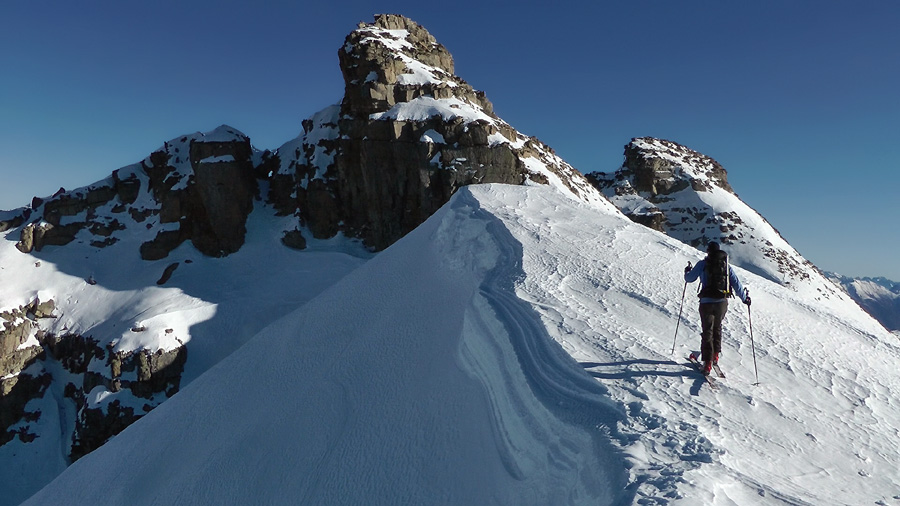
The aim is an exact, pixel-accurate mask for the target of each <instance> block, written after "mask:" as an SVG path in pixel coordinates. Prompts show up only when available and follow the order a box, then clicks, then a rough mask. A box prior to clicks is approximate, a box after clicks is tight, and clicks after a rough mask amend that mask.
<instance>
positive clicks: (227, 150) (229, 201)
mask: <svg viewBox="0 0 900 506" xmlns="http://www.w3.org/2000/svg"><path fill="white" fill-rule="evenodd" d="M252 154H253V148H252V147H251V146H250V139H249V138H247V137H246V136H245V135H243V134H241V133H240V132H237V131H236V130H234V129H232V128H230V127H228V126H221V127H219V128H217V129H216V130H214V131H212V132H209V133H208V134H195V135H193V136H185V137H182V138H180V139H177V140H174V141H173V142H171V143H166V144H165V145H164V146H163V149H161V150H159V151H156V152H154V153H152V154H151V155H150V156H149V157H148V159H147V160H145V161H144V162H142V168H143V170H144V172H146V174H147V175H148V176H149V177H150V181H149V186H150V189H151V190H152V192H153V197H154V200H156V202H158V203H159V205H160V207H159V209H158V214H159V222H160V223H161V224H162V223H178V228H177V229H176V230H171V229H168V230H162V231H160V232H159V233H158V234H157V236H156V237H155V238H154V239H153V240H151V241H148V242H146V243H144V245H143V246H142V247H141V256H142V257H143V258H144V259H147V260H158V259H160V258H164V257H166V256H167V255H168V254H169V252H170V251H171V250H173V249H175V248H176V247H178V246H179V245H181V243H182V242H184V241H185V240H190V241H191V242H192V243H193V245H194V247H196V248H197V249H198V250H200V251H201V252H203V253H204V254H206V255H209V256H224V255H227V254H229V253H234V252H235V251H237V250H239V249H240V247H241V246H242V245H243V244H244V235H245V234H246V232H247V227H246V221H247V216H248V215H249V214H250V211H251V210H252V209H253V198H254V196H255V195H256V193H257V191H258V187H257V181H256V177H255V171H254V167H253V162H252Z"/></svg>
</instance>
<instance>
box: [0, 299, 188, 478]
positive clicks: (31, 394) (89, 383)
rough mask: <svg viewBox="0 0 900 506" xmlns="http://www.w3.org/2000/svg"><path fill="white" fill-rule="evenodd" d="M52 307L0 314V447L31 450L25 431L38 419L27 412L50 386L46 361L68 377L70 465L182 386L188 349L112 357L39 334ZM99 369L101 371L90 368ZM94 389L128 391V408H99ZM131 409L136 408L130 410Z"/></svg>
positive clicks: (92, 344) (81, 340)
mask: <svg viewBox="0 0 900 506" xmlns="http://www.w3.org/2000/svg"><path fill="white" fill-rule="evenodd" d="M55 308H56V305H55V303H54V301H53V300H48V301H46V302H41V301H40V300H38V299H35V300H34V301H32V302H31V303H29V304H27V305H25V306H21V307H18V308H13V309H11V310H7V311H3V312H0V320H2V322H3V329H2V330H0V445H2V444H5V443H6V442H8V441H10V440H11V439H13V438H14V437H18V438H19V439H20V440H22V441H23V442H29V441H31V440H33V438H34V437H36V436H37V434H35V433H34V432H32V429H31V424H32V423H33V422H36V421H37V420H38V419H39V418H40V416H41V413H40V411H34V410H29V409H27V406H28V404H29V402H31V401H33V400H36V399H40V398H41V397H43V396H44V395H45V393H46V390H47V388H48V387H49V386H50V384H51V383H52V382H53V381H62V380H61V379H60V378H56V379H54V378H53V376H52V375H51V374H50V373H49V372H48V370H49V369H50V367H48V361H53V362H56V363H58V364H59V366H60V367H61V368H62V369H63V370H65V371H66V373H67V379H68V382H67V383H66V384H65V385H64V386H63V388H62V389H63V391H64V394H65V396H66V397H67V398H69V399H71V400H72V401H73V402H74V404H75V408H76V410H77V413H78V418H77V420H76V422H75V427H74V431H75V432H74V434H73V440H72V445H71V448H70V451H69V458H71V459H73V460H75V459H77V458H79V457H81V456H83V455H85V454H86V453H88V452H90V451H91V450H93V449H96V448H97V447H99V446H100V445H102V444H103V443H104V442H106V441H107V440H108V439H109V438H110V437H112V436H114V435H115V434H118V433H119V432H120V431H121V430H122V429H124V428H125V427H127V426H128V425H130V424H131V423H133V422H134V421H135V420H137V419H138V418H140V417H141V416H143V415H145V414H146V413H147V412H148V411H150V410H151V409H152V408H153V407H155V406H156V405H158V404H159V402H161V401H162V400H163V399H166V398H168V397H170V396H172V395H174V394H175V393H176V392H177V391H178V389H179V386H180V382H181V374H182V372H183V370H184V363H185V361H186V359H187V349H186V348H184V347H180V348H176V349H174V350H169V351H164V350H157V351H155V352H150V351H149V350H139V351H137V352H133V351H129V352H116V351H114V350H113V349H112V347H111V346H107V347H106V348H104V347H102V346H100V343H99V341H97V340H95V339H94V338H92V337H84V336H81V335H79V334H74V333H66V334H63V335H54V334H52V333H49V332H46V331H43V330H41V329H40V325H39V324H38V320H40V319H52V318H56V317H57V316H58V315H55V314H54V311H55ZM92 362H94V363H95V364H96V363H97V362H101V363H103V364H104V366H105V367H103V368H98V367H96V366H91V363H92ZM96 387H102V390H104V391H109V392H113V393H118V392H123V391H127V392H129V393H130V394H131V395H130V399H134V400H136V399H141V400H143V402H134V401H132V402H131V403H130V404H129V405H125V404H123V403H122V401H121V400H118V399H117V400H114V401H112V402H109V403H105V404H104V403H100V402H98V401H96V400H92V399H91V397H90V395H91V392H92V391H93V390H94V389H95V388H96ZM134 404H138V405H139V406H140V407H139V408H137V409H136V408H135V406H134Z"/></svg>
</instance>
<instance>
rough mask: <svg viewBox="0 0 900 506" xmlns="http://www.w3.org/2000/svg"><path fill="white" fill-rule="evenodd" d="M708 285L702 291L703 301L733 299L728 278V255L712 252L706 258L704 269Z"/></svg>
mask: <svg viewBox="0 0 900 506" xmlns="http://www.w3.org/2000/svg"><path fill="white" fill-rule="evenodd" d="M703 271H704V273H705V274H706V283H705V284H704V285H703V289H702V290H700V294H699V297H700V298H702V299H724V298H726V297H731V295H732V293H731V282H730V279H729V276H728V255H727V254H726V253H725V252H724V251H722V250H719V251H712V252H710V253H709V254H708V255H707V256H706V265H705V266H704V268H703Z"/></svg>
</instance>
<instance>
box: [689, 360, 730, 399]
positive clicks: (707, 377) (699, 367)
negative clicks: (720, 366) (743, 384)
mask: <svg viewBox="0 0 900 506" xmlns="http://www.w3.org/2000/svg"><path fill="white" fill-rule="evenodd" d="M688 360H690V361H691V364H693V366H694V367H695V368H696V369H697V371H699V372H700V374H702V375H703V379H704V380H706V383H707V384H708V385H709V386H710V388H712V389H713V390H715V389H716V380H714V379H713V377H712V376H711V375H709V374H706V373H705V372H703V364H701V363H700V360H698V359H697V355H694V354H693V353H691V354H690V355H688ZM723 377H724V376H723Z"/></svg>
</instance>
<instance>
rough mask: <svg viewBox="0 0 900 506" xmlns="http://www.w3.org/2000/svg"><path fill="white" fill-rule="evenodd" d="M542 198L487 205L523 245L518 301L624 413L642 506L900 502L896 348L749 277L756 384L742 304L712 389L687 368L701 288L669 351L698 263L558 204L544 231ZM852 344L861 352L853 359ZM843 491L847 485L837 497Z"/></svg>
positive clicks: (729, 326) (623, 224)
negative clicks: (689, 269) (688, 279)
mask: <svg viewBox="0 0 900 506" xmlns="http://www.w3.org/2000/svg"><path fill="white" fill-rule="evenodd" d="M479 195H480V194H479ZM544 196H545V194H542V193H540V192H534V193H529V195H528V196H527V197H524V196H523V197H522V198H523V200H522V201H520V202H517V203H515V204H512V205H510V203H507V205H505V206H502V205H496V206H494V205H490V204H487V206H488V207H491V208H492V209H494V208H496V209H498V210H499V212H498V214H499V215H501V217H502V220H503V222H504V223H506V224H507V225H508V226H509V227H510V229H511V232H512V234H513V235H514V236H515V237H516V238H517V239H518V240H519V241H521V242H522V244H523V245H524V248H523V249H524V251H525V254H524V260H523V262H524V264H525V269H524V270H525V272H527V273H528V274H529V275H528V277H527V278H526V279H524V280H523V281H522V282H521V283H520V284H519V286H518V292H519V295H520V296H521V297H522V298H523V299H524V300H528V301H529V302H530V303H531V304H532V305H533V306H534V307H535V308H536V309H537V311H539V312H540V313H541V315H542V318H543V320H544V324H545V326H546V328H547V329H548V330H549V331H550V334H551V336H552V337H553V339H555V340H556V341H557V342H559V343H560V344H561V345H562V346H563V347H564V348H565V349H566V351H568V352H569V353H570V354H572V356H573V357H575V358H576V359H577V360H579V362H581V363H582V364H583V365H584V367H585V369H586V370H587V371H588V372H589V373H590V374H592V375H593V376H595V377H596V378H597V379H598V380H599V381H600V382H602V383H603V384H604V385H607V386H608V387H609V389H610V395H611V397H612V398H613V399H614V400H616V401H618V402H621V403H622V404H623V405H625V406H627V408H628V410H629V416H628V417H627V418H625V419H624V420H623V423H622V427H621V431H622V433H623V434H629V435H631V436H630V437H633V438H634V443H633V444H631V445H630V446H628V445H627V442H626V447H625V448H626V452H629V453H630V454H631V460H632V463H631V466H632V467H631V469H630V472H631V475H632V478H631V480H632V486H633V487H636V491H637V494H638V497H639V498H640V501H641V502H642V503H646V504H680V503H682V502H684V503H685V504H688V503H691V504H696V502H697V500H698V499H702V500H701V502H702V503H703V504H723V505H724V504H750V503H753V504H854V503H856V502H857V501H859V500H860V499H859V498H860V497H861V496H864V495H865V494H866V493H867V492H868V493H870V494H871V495H872V500H871V502H873V503H874V502H875V501H878V500H882V501H894V502H885V503H884V504H897V503H898V502H897V501H898V499H897V495H898V492H900V487H898V485H897V483H898V473H897V470H896V468H895V466H893V465H892V462H896V461H897V458H898V450H897V443H898V438H897V435H898V433H897V430H896V429H894V428H892V427H891V423H892V422H891V420H892V419H896V417H897V407H896V405H895V402H894V401H893V398H892V395H891V392H892V391H893V392H896V391H897V381H896V379H894V374H893V372H892V371H893V369H892V363H894V364H895V363H896V361H897V359H898V357H900V353H898V347H897V345H896V342H895V341H892V340H886V339H885V338H886V335H882V336H878V335H874V334H871V333H869V332H868V331H867V330H860V329H859V328H858V327H856V326H854V325H853V323H852V320H850V321H848V320H844V319H841V318H839V317H838V316H836V315H833V314H831V313H829V312H827V311H824V310H823V309H822V308H821V307H818V308H817V307H816V306H814V305H812V304H811V303H810V302H808V301H804V300H802V299H799V298H798V296H797V295H796V294H795V293H794V292H792V291H789V290H785V289H782V288H781V287H780V286H777V285H773V284H772V283H769V282H766V281H764V280H762V279H761V278H759V277H756V276H754V275H752V274H750V273H748V272H746V271H743V272H740V276H741V279H742V280H744V281H745V284H749V285H750V286H752V287H754V289H755V290H754V295H758V296H757V297H755V298H754V301H755V302H756V304H755V305H754V306H753V307H752V310H753V311H754V313H753V325H754V329H753V330H754V341H755V348H756V359H757V363H758V366H759V376H760V382H761V384H760V385H758V386H753V385H752V383H754V382H755V376H754V373H753V359H752V351H751V343H750V342H749V320H748V312H747V308H746V307H745V306H744V305H743V304H740V302H739V301H732V302H731V304H730V308H729V313H728V315H727V317H726V328H725V335H724V337H723V357H722V364H723V366H724V367H725V370H726V374H728V378H727V379H720V380H719V381H718V383H719V386H720V388H719V390H718V392H713V391H711V390H709V389H708V387H706V386H705V385H704V382H703V379H702V378H701V377H700V376H699V375H697V374H696V373H695V372H694V370H693V369H691V368H689V367H688V366H687V365H686V360H685V359H684V357H685V356H686V355H687V354H688V353H689V351H690V350H696V349H698V348H699V337H698V335H699V328H698V325H697V323H696V320H697V318H696V314H697V308H696V297H695V296H694V294H691V293H690V292H691V290H692V289H694V290H696V288H695V286H696V285H692V286H689V287H687V295H686V296H685V299H686V300H685V303H684V310H683V317H684V320H683V322H682V324H681V326H680V330H679V336H678V341H677V345H678V346H677V349H676V352H675V354H674V355H670V354H669V352H670V350H671V347H672V338H673V337H674V329H675V324H676V319H677V316H678V307H679V303H680V300H681V293H679V292H680V289H682V288H683V282H682V281H681V279H680V273H681V271H682V269H683V265H685V264H686V262H687V260H691V261H696V260H697V259H698V258H697V256H699V252H694V251H692V250H691V249H690V248H687V247H685V246H683V245H681V244H680V243H677V242H674V241H672V240H671V239H669V238H667V237H664V236H662V235H661V234H655V233H648V232H647V231H646V230H645V229H639V228H635V226H634V225H632V224H630V223H629V222H627V221H625V220H624V219H622V218H619V217H601V216H598V215H596V214H594V216H593V218H594V219H595V220H596V221H595V223H593V224H592V223H590V222H589V220H585V217H584V214H580V213H583V212H584V211H583V209H579V208H578V206H573V207H572V208H570V209H569V210H568V211H567V212H566V211H563V212H560V211H561V208H560V206H558V205H555V204H553V203H552V202H548V203H547V204H546V208H547V209H550V208H551V207H552V208H553V211H554V212H553V213H549V212H548V213H546V214H547V215H548V216H552V218H553V219H552V222H551V221H550V220H547V221H546V223H543V224H542V223H541V220H540V218H539V215H540V213H534V207H535V204H534V202H529V205H526V202H525V200H524V199H527V200H529V201H531V200H532V199H541V198H543V197H544ZM537 207H539V208H540V207H541V206H540V205H538V206H537ZM586 221H588V222H587V223H585V222H586ZM617 221H618V223H617ZM534 223H537V224H538V225H537V226H535V225H534ZM650 239H652V240H653V241H652V244H648V243H650V242H651V241H649V240H650ZM604 251H606V252H608V254H607V255H603V254H602V253H601V254H598V253H600V252H604ZM691 253H693V255H694V256H693V257H692V256H691ZM573 255H574V256H575V258H573ZM625 257H627V261H619V260H618V259H619V258H622V259H624V258H625ZM756 290H758V291H756ZM771 292H774V293H771ZM692 299H693V300H692ZM782 301H783V302H784V303H786V304H787V306H786V308H785V307H782ZM782 309H788V311H783V310H782ZM786 314H787V315H788V317H787V318H786V317H785V315H786ZM851 340H852V341H851ZM848 346H855V347H862V348H863V349H862V350H860V351H861V353H859V354H852V357H846V358H845V355H846V354H844V353H842V351H843V350H844V349H845V348H846V347H848ZM863 357H877V358H875V361H876V362H877V363H873V362H872V361H871V360H870V361H868V362H867V361H866V360H864V358H863ZM823 366H828V367H823ZM835 406H837V407H838V409H835ZM885 435H890V436H891V437H890V438H888V439H886V438H885ZM647 455H652V458H648V457H647ZM835 455H840V457H839V458H836V457H835ZM834 481H839V482H840V481H843V482H844V483H845V484H844V485H841V486H839V487H838V488H837V490H836V489H835V487H833V486H831V484H832V483H834Z"/></svg>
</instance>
